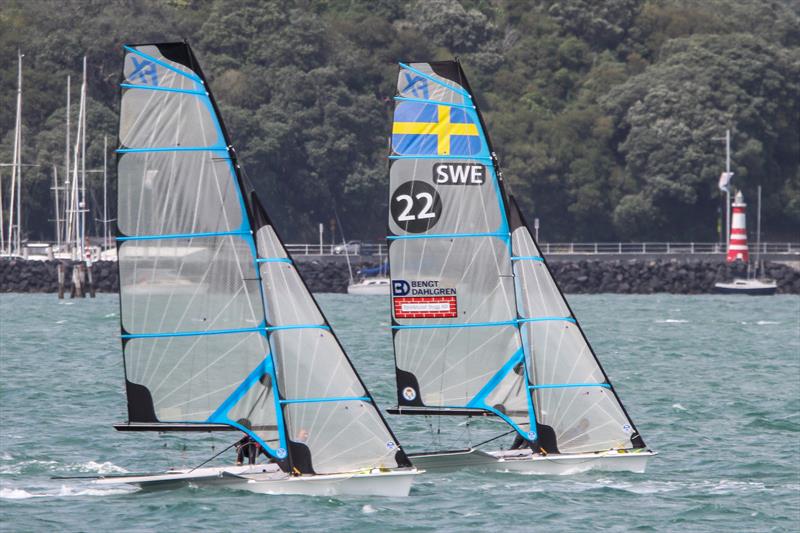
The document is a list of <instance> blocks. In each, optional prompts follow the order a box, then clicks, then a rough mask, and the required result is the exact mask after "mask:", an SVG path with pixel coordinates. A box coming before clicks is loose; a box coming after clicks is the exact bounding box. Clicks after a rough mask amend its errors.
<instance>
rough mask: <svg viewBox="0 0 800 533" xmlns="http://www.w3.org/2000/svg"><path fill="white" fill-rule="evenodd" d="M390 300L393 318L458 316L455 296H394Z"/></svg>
mask: <svg viewBox="0 0 800 533" xmlns="http://www.w3.org/2000/svg"><path fill="white" fill-rule="evenodd" d="M450 290H453V291H455V289H450ZM392 302H393V304H394V316H395V318H456V317H458V305H457V302H456V297H455V296H396V297H395V298H394V299H393V300H392Z"/></svg>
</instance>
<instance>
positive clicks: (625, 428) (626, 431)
mask: <svg viewBox="0 0 800 533" xmlns="http://www.w3.org/2000/svg"><path fill="white" fill-rule="evenodd" d="M622 431H624V432H625V433H630V432H631V431H633V428H632V427H631V426H630V424H625V425H624V426H622Z"/></svg>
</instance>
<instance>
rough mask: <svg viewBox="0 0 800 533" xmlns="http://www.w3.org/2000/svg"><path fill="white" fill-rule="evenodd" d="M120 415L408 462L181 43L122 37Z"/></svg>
mask: <svg viewBox="0 0 800 533" xmlns="http://www.w3.org/2000/svg"><path fill="white" fill-rule="evenodd" d="M121 87H122V97H121V113H120V132H119V149H118V150H117V164H118V179H119V185H118V194H119V204H118V237H117V242H118V253H119V273H120V307H121V328H122V344H123V358H124V362H125V378H126V388H127V396H128V417H129V422H128V424H126V425H123V426H119V429H154V430H165V429H175V430H187V429H192V428H193V427H200V428H203V429H209V428H215V427H220V428H235V429H238V430H241V431H243V432H245V433H247V434H248V435H250V436H251V437H252V438H254V439H255V440H256V441H258V442H259V443H260V444H261V445H262V446H263V447H264V449H265V450H266V451H267V452H268V453H269V455H271V456H272V457H274V458H275V459H277V460H279V461H280V462H281V465H282V467H284V468H285V469H286V470H291V471H294V472H302V473H317V474H322V473H334V472H349V471H356V470H362V469H368V468H374V467H386V468H394V467H398V466H410V464H409V461H408V459H407V458H406V456H405V454H404V453H403V452H402V450H401V449H400V448H399V445H398V444H397V440H396V439H395V437H394V435H393V434H392V432H391V430H390V429H389V428H388V426H387V425H386V423H385V422H384V420H383V418H382V417H381V415H380V413H379V411H378V409H377V406H376V404H375V401H374V400H373V398H372V396H371V395H370V393H369V392H368V391H367V389H366V387H365V386H364V384H363V383H362V382H361V380H360V378H359V376H358V375H357V373H356V371H355V369H354V368H353V366H352V364H351V363H350V361H349V359H348V358H347V356H346V354H345V353H344V351H343V350H342V348H341V346H340V344H339V342H338V340H337V339H336V337H335V335H334V334H333V332H332V331H331V328H330V325H329V324H328V322H327V320H326V319H325V317H324V316H323V314H322V312H321V311H320V309H319V307H318V306H317V303H316V302H315V301H314V299H313V297H312V296H311V294H310V292H309V291H308V289H307V287H306V286H305V283H304V282H303V280H302V279H301V277H300V275H299V274H298V272H297V270H296V268H295V265H294V263H293V261H292V259H291V258H290V257H289V255H288V254H287V252H286V249H285V247H284V246H283V244H282V242H281V240H280V238H279V237H278V235H277V234H276V232H275V230H274V228H273V226H272V224H271V222H270V220H269V218H268V216H267V214H266V212H265V210H264V208H263V207H262V205H261V203H260V202H259V201H258V198H257V197H256V195H255V192H254V191H253V190H252V188H251V187H249V186H248V185H246V184H245V181H244V179H243V176H242V175H241V173H240V170H239V165H238V163H237V159H236V154H235V151H234V149H233V147H232V145H231V143H230V140H229V137H228V134H227V132H226V130H225V127H224V125H223V123H222V121H221V120H220V118H219V112H218V109H217V106H216V103H215V101H214V99H213V96H212V95H211V92H210V89H209V87H208V85H207V83H206V82H205V78H204V76H203V73H202V71H201V70H200V68H199V66H198V64H197V61H196V59H195V57H194V54H193V53H192V51H191V49H190V48H189V46H188V45H187V44H185V43H168V44H147V45H132V46H125V62H124V71H123V83H122V84H121Z"/></svg>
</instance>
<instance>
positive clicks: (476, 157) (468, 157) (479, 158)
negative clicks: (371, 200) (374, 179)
mask: <svg viewBox="0 0 800 533" xmlns="http://www.w3.org/2000/svg"><path fill="white" fill-rule="evenodd" d="M389 159H392V160H394V159H448V160H449V159H457V160H461V161H469V160H471V159H474V160H476V161H491V160H492V158H491V157H489V156H482V155H390V156H389Z"/></svg>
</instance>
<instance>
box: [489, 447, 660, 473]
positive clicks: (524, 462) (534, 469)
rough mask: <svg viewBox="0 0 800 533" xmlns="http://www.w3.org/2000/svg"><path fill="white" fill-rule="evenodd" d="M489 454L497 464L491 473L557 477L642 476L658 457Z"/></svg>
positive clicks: (647, 454) (645, 452)
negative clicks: (593, 473)
mask: <svg viewBox="0 0 800 533" xmlns="http://www.w3.org/2000/svg"><path fill="white" fill-rule="evenodd" d="M489 453H490V455H493V456H495V457H496V458H497V459H498V461H497V463H494V464H493V465H492V466H493V470H497V471H501V472H504V471H507V472H524V473H526V474H539V475H558V476H564V475H570V474H580V473H581V472H588V471H589V470H603V471H606V472H634V473H637V474H644V472H645V469H646V468H647V460H648V459H649V458H650V457H653V456H654V455H657V454H656V452H653V451H650V450H642V451H639V452H630V451H629V452H620V451H618V450H610V451H607V452H596V453H565V454H550V455H539V454H534V453H532V452H531V451H530V450H502V451H496V452H489Z"/></svg>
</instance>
